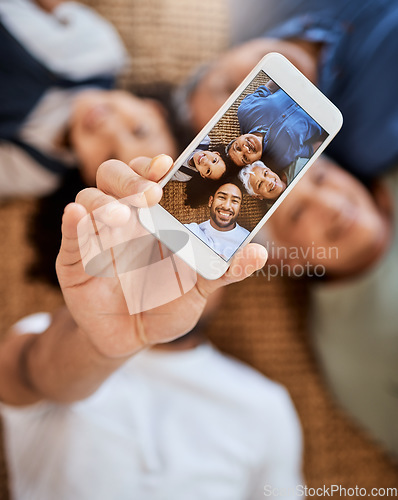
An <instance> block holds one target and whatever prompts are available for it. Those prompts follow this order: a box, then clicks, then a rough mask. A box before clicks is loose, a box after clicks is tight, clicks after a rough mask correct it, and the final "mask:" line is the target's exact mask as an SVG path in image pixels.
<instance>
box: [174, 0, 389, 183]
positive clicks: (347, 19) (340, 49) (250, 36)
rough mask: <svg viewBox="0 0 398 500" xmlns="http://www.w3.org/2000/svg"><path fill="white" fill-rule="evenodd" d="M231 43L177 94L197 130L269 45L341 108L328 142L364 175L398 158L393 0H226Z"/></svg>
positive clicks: (332, 152)
mask: <svg viewBox="0 0 398 500" xmlns="http://www.w3.org/2000/svg"><path fill="white" fill-rule="evenodd" d="M230 17H231V20H230V33H231V40H230V43H231V47H232V48H231V49H230V50H229V51H227V52H226V53H225V54H223V55H221V56H220V57H218V58H217V59H216V60H215V61H213V62H212V63H210V64H208V65H207V66H205V67H202V68H200V70H198V71H197V72H196V73H195V74H194V75H193V76H192V78H191V79H190V81H189V82H187V84H186V85H185V86H183V87H182V88H181V89H179V91H178V92H177V94H176V99H175V102H176V105H177V109H178V111H179V114H180V118H181V120H185V121H186V122H189V123H191V124H192V125H193V127H194V128H195V129H196V130H199V129H200V128H201V127H202V126H203V125H204V124H205V123H206V122H207V121H208V119H209V118H210V117H211V116H212V115H213V114H214V113H215V112H216V111H217V109H218V108H219V107H220V106H221V105H222V104H223V103H224V101H225V100H226V99H227V98H228V97H229V95H230V94H231V93H232V92H233V91H234V90H235V89H236V87H237V86H238V85H239V84H240V83H241V81H242V80H243V79H244V77H246V76H247V74H248V73H249V71H250V70H251V69H252V68H253V67H254V66H255V64H257V63H258V62H259V60H260V59H261V58H262V57H263V56H264V55H266V54H267V53H269V52H280V53H281V54H283V55H285V56H286V57H287V58H288V59H290V61H291V62H292V63H293V64H295V65H296V66H297V67H298V68H299V69H300V70H301V71H302V72H303V73H304V74H305V75H306V76H307V77H308V78H309V79H310V80H311V81H312V82H313V83H315V84H316V85H317V86H318V87H319V88H320V89H321V90H322V92H324V93H325V94H326V96H327V97H329V99H331V101H332V102H333V103H334V104H336V106H337V107H338V108H339V109H340V110H341V111H342V113H343V116H344V124H343V127H342V129H341V131H340V133H339V134H338V135H337V137H336V138H335V139H334V140H333V142H332V143H331V144H330V146H329V147H328V154H329V156H331V157H332V158H333V159H334V160H335V161H337V162H338V163H339V165H341V166H342V167H344V168H345V169H347V170H349V171H350V172H351V173H353V174H354V175H356V176H358V177H360V178H363V179H365V180H371V179H372V178H376V177H377V176H379V175H380V174H382V173H385V172H386V171H388V169H389V168H391V166H393V165H395V164H396V163H397V161H398V141H397V130H398V100H397V99H396V89H397V88H398V67H397V64H396V61H397V60H398V4H397V2H395V1H394V0H376V1H375V0H365V1H362V0H355V1H353V2H346V1H345V0H303V1H300V2H291V1H290V0H248V2H246V3H245V6H244V8H242V5H241V3H240V2H238V1H236V0H230Z"/></svg>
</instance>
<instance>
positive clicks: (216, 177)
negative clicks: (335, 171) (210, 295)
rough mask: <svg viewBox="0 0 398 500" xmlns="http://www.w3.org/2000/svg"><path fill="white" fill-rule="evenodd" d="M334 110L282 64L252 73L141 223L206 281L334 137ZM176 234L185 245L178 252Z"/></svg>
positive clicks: (276, 58)
mask: <svg viewBox="0 0 398 500" xmlns="http://www.w3.org/2000/svg"><path fill="white" fill-rule="evenodd" d="M341 125H342V116H341V113H340V112H339V110H338V109H337V108H336V107H335V106H334V105H333V104H332V103H331V102H330V101H329V100H328V99H327V98H326V97H325V96H324V95H323V94H322V93H321V92H320V91H319V90H318V89H317V88H316V87H315V86H314V85H313V84H312V83H311V82H310V81H309V80H307V79H306V78H305V77H304V76H303V75H302V74H301V73H300V72H299V71H298V70H297V69H296V68H295V67H294V66H293V65H292V64H291V63H290V62H289V61H288V60H287V59H286V58H284V57H283V56H281V55H280V54H269V55H267V56H266V57H265V58H264V59H263V60H262V61H260V63H259V64H258V65H257V66H256V67H255V68H254V69H253V71H252V72H251V73H250V74H249V75H248V76H247V78H246V79H245V80H244V81H243V82H242V84H241V85H240V86H239V87H238V89H237V90H236V91H235V92H234V93H233V94H232V95H231V97H230V98H229V99H228V100H227V102H226V103H225V104H224V106H223V107H222V108H221V109H220V110H219V111H218V112H217V113H216V115H215V116H214V117H213V118H212V119H211V120H210V122H209V123H208V124H207V125H206V126H205V127H204V128H203V130H202V131H201V132H200V133H199V134H198V136H197V137H196V138H195V139H194V140H193V141H192V143H191V144H190V145H189V146H188V148H187V149H186V150H185V151H184V152H183V153H182V155H181V156H180V157H179V158H178V159H177V161H176V162H175V165H174V168H173V169H172V171H170V173H169V174H168V175H167V176H166V177H165V178H164V179H162V181H161V185H162V186H164V197H163V199H162V201H161V202H160V204H159V205H156V206H154V207H151V208H145V209H142V210H140V215H139V216H140V220H141V222H142V224H143V225H144V227H146V228H147V229H148V230H149V231H150V232H151V233H152V234H154V235H155V236H156V237H157V238H159V239H160V240H161V241H162V242H163V243H164V244H165V245H166V246H167V247H168V248H169V249H170V250H171V251H173V252H175V253H176V254H177V255H178V256H179V257H180V258H181V259H182V260H184V261H185V262H187V263H188V264H189V265H190V266H191V267H192V268H193V269H195V270H196V271H197V272H198V273H199V274H200V275H202V276H203V277H205V278H207V279H217V278H219V277H220V276H221V275H223V274H224V273H225V271H226V270H227V269H228V266H229V265H230V262H231V259H232V258H233V256H234V254H235V252H236V251H237V250H238V249H239V248H240V247H241V246H243V245H246V244H247V243H248V242H249V241H250V240H251V239H252V238H253V237H254V236H255V234H256V233H257V232H258V231H259V230H260V228H261V227H262V226H263V225H264V224H265V223H266V221H267V220H268V218H269V217H270V216H271V215H272V213H273V212H274V211H275V210H276V208H277V207H278V206H279V204H280V203H282V201H283V199H284V198H285V197H286V196H287V195H288V193H289V192H290V191H291V189H292V188H293V187H294V185H295V184H296V183H297V182H298V180H299V179H300V178H301V177H302V175H304V173H305V172H306V171H307V170H308V168H309V167H310V166H311V164H312V163H313V162H314V161H315V159H316V158H317V157H318V156H319V155H320V154H321V152H322V151H323V150H324V149H325V147H326V146H327V145H328V144H329V143H330V141H331V140H332V139H333V137H334V136H335V135H336V134H337V132H338V130H339V129H340V127H341ZM177 232H180V233H181V234H184V235H185V236H186V237H187V244H186V245H184V246H183V247H182V248H181V245H179V242H178V238H177V239H176V238H175V235H176V234H177Z"/></svg>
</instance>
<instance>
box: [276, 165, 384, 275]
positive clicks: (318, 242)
mask: <svg viewBox="0 0 398 500" xmlns="http://www.w3.org/2000/svg"><path fill="white" fill-rule="evenodd" d="M269 224H270V228H271V231H272V233H273V234H274V236H275V239H276V240H277V242H278V243H281V245H284V246H287V247H299V248H303V249H306V248H310V247H311V246H313V245H315V247H316V248H318V249H319V248H324V249H326V252H325V253H326V255H325V253H322V254H318V252H308V254H307V256H306V259H307V260H308V261H309V262H310V263H311V264H313V265H317V264H321V265H323V266H325V268H326V270H327V272H329V273H330V274H339V273H349V272H354V271H355V270H356V269H359V268H360V267H361V264H362V265H365V264H366V262H368V260H369V257H370V256H371V255H374V254H375V252H376V250H377V249H378V248H379V247H380V242H381V241H382V240H383V238H384V235H385V230H386V221H385V219H384V217H383V215H382V213H381V212H380V210H379V209H378V207H377V205H376V204H375V202H374V200H373V198H372V196H371V194H370V193H369V192H368V191H367V189H366V188H365V187H364V186H363V185H362V184H361V183H360V182H359V181H358V180H356V179H355V178H354V177H352V176H351V175H350V174H348V173H347V172H345V171H344V170H342V169H341V168H339V167H337V166H336V165H334V164H332V163H327V164H326V163H325V164H319V165H317V164H316V165H315V166H314V167H313V168H312V169H310V170H309V171H308V173H307V174H306V175H305V176H304V177H303V178H302V179H301V180H300V182H299V183H298V184H297V185H296V187H295V188H294V189H293V190H292V192H291V193H290V194H289V196H287V197H286V199H285V200H284V202H283V203H282V204H281V205H280V207H278V210H277V211H276V212H275V214H274V215H273V216H272V217H271V218H270V221H269ZM330 247H335V248H337V252H336V251H335V252H331V255H329V254H328V249H329V248H330ZM336 254H337V256H336ZM307 260H306V262H307Z"/></svg>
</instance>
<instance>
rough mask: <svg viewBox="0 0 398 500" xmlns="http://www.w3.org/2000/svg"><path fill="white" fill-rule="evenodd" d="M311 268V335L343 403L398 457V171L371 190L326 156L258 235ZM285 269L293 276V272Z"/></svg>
mask: <svg viewBox="0 0 398 500" xmlns="http://www.w3.org/2000/svg"><path fill="white" fill-rule="evenodd" d="M256 241H259V242H261V243H263V244H265V246H267V245H268V246H269V245H271V247H269V248H272V250H271V251H270V262H271V263H272V262H273V263H274V264H278V265H279V266H280V269H281V272H283V273H285V272H286V269H287V268H288V269H289V273H290V275H291V276H303V275H305V274H306V270H307V271H308V270H310V275H312V276H318V277H319V276H322V279H316V278H315V277H314V278H313V282H312V283H311V286H310V290H311V292H312V301H311V309H310V313H311V314H310V328H311V334H312V336H311V339H312V342H313V346H314V349H315V351H316V353H317V355H318V360H319V361H320V365H321V369H322V371H323V372H324V375H325V377H326V380H327V382H328V384H329V386H330V388H331V389H332V392H333V393H334V395H335V396H336V398H337V400H338V401H339V403H340V404H341V405H342V407H343V408H344V409H345V410H347V411H348V413H349V414H351V415H352V416H353V417H354V418H355V420H356V421H357V422H359V423H360V424H361V425H362V426H363V427H364V428H365V429H367V430H368V431H369V432H370V433H371V435H372V436H373V437H374V438H376V439H377V440H378V441H380V442H381V443H382V444H383V445H384V447H385V448H386V449H387V450H389V451H390V453H392V454H393V455H395V456H396V457H397V456H398V427H397V421H398V363H397V359H398V329H397V324H398V308H397V297H398V259H397V255H398V169H395V170H392V171H391V172H390V173H389V174H388V175H386V176H384V177H383V178H381V179H380V181H379V182H377V183H375V184H374V185H373V186H372V188H371V189H370V190H369V189H368V188H366V187H365V186H364V185H363V184H362V183H361V182H360V181H358V180H357V179H356V178H355V177H353V176H352V175H351V174H349V173H347V172H346V171H344V170H343V169H342V168H341V167H339V166H338V165H337V164H336V163H335V162H333V161H332V160H330V159H327V158H325V157H321V158H320V159H319V160H317V162H316V163H315V164H314V166H313V167H312V168H311V169H310V170H309V171H308V172H307V173H306V175H305V176H304V177H303V178H302V179H300V181H299V182H298V184H297V186H295V187H294V189H293V190H292V192H291V193H290V194H289V196H287V197H286V199H285V200H284V202H283V203H282V204H281V205H280V206H279V207H278V209H277V210H276V212H275V214H273V216H272V217H271V218H270V220H269V222H267V224H266V226H265V227H264V229H263V230H262V232H260V235H259V236H258V239H257V240H256ZM289 273H288V274H289Z"/></svg>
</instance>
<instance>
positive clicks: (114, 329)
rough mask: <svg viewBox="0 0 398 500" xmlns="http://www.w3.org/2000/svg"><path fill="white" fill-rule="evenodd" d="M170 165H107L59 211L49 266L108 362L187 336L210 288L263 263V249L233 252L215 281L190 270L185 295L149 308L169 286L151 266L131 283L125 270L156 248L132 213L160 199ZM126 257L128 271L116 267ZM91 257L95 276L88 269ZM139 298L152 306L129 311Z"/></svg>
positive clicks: (161, 159)
mask: <svg viewBox="0 0 398 500" xmlns="http://www.w3.org/2000/svg"><path fill="white" fill-rule="evenodd" d="M171 165H172V159H171V158H170V157H168V156H165V155H161V156H158V157H156V158H154V159H150V158H138V159H136V160H133V161H132V162H131V163H130V165H127V164H125V163H123V162H121V161H118V160H109V161H107V162H105V163H103V164H102V165H101V166H100V168H99V170H98V173H97V186H98V187H97V188H87V189H84V190H83V191H81V192H80V193H79V194H78V195H77V198H76V203H71V204H70V205H68V206H67V207H66V209H65V213H64V216H63V223H62V245H61V249H60V252H59V255H58V259H57V266H56V267H57V274H58V279H59V282H60V285H61V289H62V292H63V294H64V298H65V302H66V304H67V306H68V309H69V311H70V313H71V314H72V317H73V318H74V320H75V322H76V323H77V325H78V327H79V328H80V330H81V331H82V332H83V335H84V336H85V337H86V338H88V339H89V341H90V342H91V343H92V344H94V346H95V347H96V351H97V352H99V353H101V355H103V356H105V357H107V358H121V357H124V356H130V355H131V354H133V353H134V352H136V351H138V350H139V349H141V348H142V347H144V346H148V345H151V344H155V343H162V342H168V341H170V340H173V339H175V338H176V337H179V336H181V335H183V334H185V333H187V332H188V331H189V330H190V329H192V328H193V327H194V326H195V324H196V322H197V321H198V319H199V317H200V315H201V314H202V311H203V309H204V306H205V304H206V301H207V298H208V296H209V295H210V294H211V293H212V292H213V291H215V290H216V289H218V288H220V287H222V286H224V285H226V284H228V283H231V282H234V281H239V280H242V279H244V278H246V277H247V276H249V275H250V274H251V273H252V272H254V271H255V270H257V269H259V268H261V267H262V266H263V265H264V264H265V260H266V251H265V249H264V248H263V247H262V246H260V245H257V244H252V245H249V246H247V247H246V248H245V249H243V250H242V252H239V253H238V254H237V255H236V257H235V258H234V260H233V261H232V263H231V267H230V269H229V270H228V272H227V273H225V274H224V275H223V276H222V277H221V278H220V279H219V280H217V281H209V280H206V279H204V278H202V277H200V276H199V277H197V279H196V273H193V274H195V281H194V282H193V286H192V288H191V289H190V290H189V291H187V293H181V294H180V296H179V297H178V298H176V299H175V300H172V301H171V300H170V301H167V300H162V301H160V302H159V304H158V306H157V307H156V299H157V298H159V297H160V296H161V293H162V291H163V292H165V293H169V291H170V289H171V288H172V287H173V286H176V285H175V283H172V282H171V281H168V280H162V279H161V277H160V276H159V269H160V270H161V269H162V268H161V267H160V268H159V267H156V268H153V269H155V271H156V272H153V273H152V272H150V271H151V268H150V267H148V268H147V269H143V273H142V274H141V275H140V276H141V281H137V279H136V278H137V274H134V273H133V271H134V269H133V268H132V267H128V266H129V264H130V263H132V264H137V262H136V260H137V256H138V258H139V257H140V256H142V253H143V252H144V253H145V251H146V250H147V249H151V248H152V247H154V248H155V249H158V248H159V242H158V240H157V239H156V238H154V237H153V236H152V235H151V234H148V233H147V232H146V231H144V229H143V228H142V226H141V225H140V224H139V223H137V218H136V215H137V214H136V211H137V207H141V206H142V205H143V204H148V205H149V206H151V205H154V204H156V203H157V202H158V201H159V200H160V198H161V196H162V189H161V187H160V186H159V184H158V183H157V181H159V180H160V179H161V178H163V177H164V176H165V175H166V174H167V172H168V170H169V169H170V167H171ZM126 235H128V237H129V238H130V239H129V240H128V241H126V238H125V236H126ZM121 241H122V242H123V245H121V244H120V242H121ZM140 245H143V246H142V247H140ZM137 246H138V253H137ZM141 250H143V251H141ZM93 255H94V258H91V257H93ZM101 257H102V258H101ZM143 257H145V255H144V256H143ZM98 258H99V259H98ZM125 258H126V259H127V267H124V268H123V267H120V266H121V265H122V264H123V262H125ZM95 259H97V266H96V270H97V272H92V269H93V262H94V261H95ZM94 264H95V262H94ZM107 267H108V268H109V269H107ZM186 267H187V268H188V266H186ZM90 269H91V271H90V272H88V270H90ZM179 269H180V270H181V269H182V268H181V266H179ZM109 271H110V274H109ZM180 274H181V273H180ZM112 276H113V277H112ZM172 278H175V277H174V276H172ZM144 295H145V296H147V297H148V298H149V299H152V302H151V304H152V305H154V307H152V308H151V309H150V310H147V309H145V308H141V309H134V312H132V309H131V307H132V306H136V305H137V304H138V305H142V304H143V302H142V301H143V299H145V297H144ZM154 300H155V302H154ZM160 304H162V305H160ZM165 325H167V328H165Z"/></svg>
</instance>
